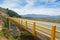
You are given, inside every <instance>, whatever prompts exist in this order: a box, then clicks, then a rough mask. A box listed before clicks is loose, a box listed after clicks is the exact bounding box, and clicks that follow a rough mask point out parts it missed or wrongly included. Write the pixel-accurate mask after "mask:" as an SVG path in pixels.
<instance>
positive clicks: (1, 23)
mask: <svg viewBox="0 0 60 40" xmlns="http://www.w3.org/2000/svg"><path fill="white" fill-rule="evenodd" d="M2 25H3V22H2V20H0V31H1V30H2Z"/></svg>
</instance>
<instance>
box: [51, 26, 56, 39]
mask: <svg viewBox="0 0 60 40" xmlns="http://www.w3.org/2000/svg"><path fill="white" fill-rule="evenodd" d="M55 33H56V26H52V32H51V40H55Z"/></svg>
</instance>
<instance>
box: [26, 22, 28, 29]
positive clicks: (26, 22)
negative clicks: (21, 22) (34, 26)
mask: <svg viewBox="0 0 60 40" xmlns="http://www.w3.org/2000/svg"><path fill="white" fill-rule="evenodd" d="M25 23H26V30H28V26H27V21H26V22H25Z"/></svg>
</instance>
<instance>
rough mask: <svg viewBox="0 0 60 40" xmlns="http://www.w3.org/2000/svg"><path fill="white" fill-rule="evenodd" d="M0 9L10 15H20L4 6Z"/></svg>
mask: <svg viewBox="0 0 60 40" xmlns="http://www.w3.org/2000/svg"><path fill="white" fill-rule="evenodd" d="M0 11H1V12H4V13H6V14H8V15H9V16H11V17H21V16H20V15H19V14H17V13H16V12H14V11H13V10H9V9H8V8H7V9H5V8H2V7H0Z"/></svg>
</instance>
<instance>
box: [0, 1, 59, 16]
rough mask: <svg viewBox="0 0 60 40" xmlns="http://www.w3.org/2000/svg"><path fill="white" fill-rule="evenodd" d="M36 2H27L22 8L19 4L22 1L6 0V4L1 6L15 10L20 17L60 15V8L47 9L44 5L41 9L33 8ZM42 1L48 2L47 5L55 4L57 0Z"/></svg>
mask: <svg viewBox="0 0 60 40" xmlns="http://www.w3.org/2000/svg"><path fill="white" fill-rule="evenodd" d="M36 1H37V0H26V2H27V3H28V4H27V5H26V6H24V7H21V5H20V4H19V3H20V2H21V1H20V0H4V2H3V3H2V4H0V6H1V7H4V8H9V9H11V10H14V11H16V12H17V13H18V14H20V15H25V14H32V13H33V14H45V15H60V8H45V7H43V6H44V5H43V6H41V7H39V8H37V7H36V8H32V6H33V5H34V3H35V2H36ZM40 1H41V2H47V3H48V2H51V3H54V2H55V1H56V0H40ZM57 4H58V3H57ZM57 4H56V5H57ZM58 5H59V4H58ZM15 7H17V8H15Z"/></svg>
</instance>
